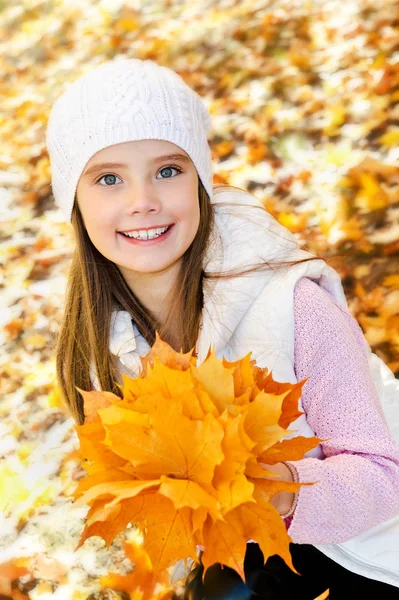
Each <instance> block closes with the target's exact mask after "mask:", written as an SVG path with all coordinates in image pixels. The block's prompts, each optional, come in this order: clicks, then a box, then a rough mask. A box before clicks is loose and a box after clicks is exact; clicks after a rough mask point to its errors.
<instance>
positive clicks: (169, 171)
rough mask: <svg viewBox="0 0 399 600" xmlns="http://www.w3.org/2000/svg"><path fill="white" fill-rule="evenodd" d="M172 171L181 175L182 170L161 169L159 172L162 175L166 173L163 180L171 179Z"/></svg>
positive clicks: (174, 168)
mask: <svg viewBox="0 0 399 600" xmlns="http://www.w3.org/2000/svg"><path fill="white" fill-rule="evenodd" d="M172 171H177V173H181V169H179V168H178V167H172V166H170V167H163V169H161V170H160V171H159V172H160V173H166V175H165V177H162V179H170V178H171V177H172Z"/></svg>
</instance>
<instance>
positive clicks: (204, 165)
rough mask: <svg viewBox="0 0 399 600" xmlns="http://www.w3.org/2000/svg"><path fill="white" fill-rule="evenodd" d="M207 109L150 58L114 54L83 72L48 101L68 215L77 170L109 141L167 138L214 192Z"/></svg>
mask: <svg viewBox="0 0 399 600" xmlns="http://www.w3.org/2000/svg"><path fill="white" fill-rule="evenodd" d="M210 129H211V119H210V115H209V113H208V110H207V108H206V106H205V104H204V102H203V101H202V99H201V98H200V96H199V95H198V94H197V93H196V92H194V90H192V89H191V88H190V87H189V86H188V85H187V84H186V83H185V82H184V81H183V79H182V78H181V77H180V76H179V75H178V74H177V73H175V72H174V71H172V70H170V69H168V68H167V67H163V66H160V65H158V64H156V63H154V62H153V61H151V60H140V59H127V58H123V57H118V58H116V59H114V60H111V61H108V62H106V63H103V64H102V65H100V66H98V67H96V68H94V69H92V70H91V71H89V72H87V73H85V74H84V75H83V76H82V77H80V78H79V79H77V80H76V81H75V82H73V83H72V84H71V85H70V86H69V87H68V88H67V89H66V91H65V92H64V93H63V95H62V96H61V97H60V98H59V99H58V100H57V101H56V103H55V104H54V106H53V108H52V110H51V113H50V117H49V122H48V128H47V148H48V152H49V155H50V162H51V170H52V189H53V194H54V198H55V202H56V204H57V206H58V207H59V208H60V209H61V210H62V211H63V213H64V215H65V218H66V219H67V220H68V221H70V220H71V215H72V208H73V203H74V198H75V193H76V187H77V184H78V181H79V179H80V176H81V174H82V172H83V170H84V168H85V166H86V164H87V163H88V161H89V160H90V158H91V157H92V156H93V155H94V154H96V152H99V150H102V149H103V148H106V147H108V146H112V145H114V144H120V143H123V142H131V141H136V140H145V139H157V140H165V141H168V142H172V143H173V144H176V145H177V146H179V147H180V148H181V149H182V150H184V151H185V152H186V153H187V154H188V156H189V157H190V158H191V160H192V162H193V164H194V166H195V168H196V170H197V173H198V176H199V178H200V180H201V182H202V184H203V186H204V188H205V190H206V191H207V193H208V195H209V197H210V198H212V185H213V184H212V159H211V151H210V148H209V145H208V141H207V135H208V133H209V132H210Z"/></svg>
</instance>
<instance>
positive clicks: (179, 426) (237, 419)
mask: <svg viewBox="0 0 399 600" xmlns="http://www.w3.org/2000/svg"><path fill="white" fill-rule="evenodd" d="M142 367H143V369H142V374H141V375H140V376H139V377H138V378H136V379H131V378H129V377H127V376H125V375H124V377H123V385H122V386H121V389H122V392H123V399H121V398H119V397H118V396H116V395H114V394H112V393H109V392H96V391H93V392H83V391H81V390H80V391H81V393H82V395H83V398H84V410H85V416H86V419H85V424H84V425H81V426H78V427H76V431H77V433H78V437H79V440H80V450H79V453H80V456H81V457H82V458H83V459H84V460H83V464H84V466H85V469H86V470H87V472H88V476H87V477H85V478H83V479H81V480H80V481H79V484H78V487H77V489H76V490H75V492H74V497H75V498H78V500H77V504H79V505H83V504H88V505H89V506H90V510H89V512H88V514H87V521H86V526H85V529H84V531H83V533H82V537H81V539H80V542H79V545H78V547H77V548H79V547H80V546H81V545H82V544H83V542H84V541H85V540H86V539H87V538H88V537H90V536H93V535H99V536H101V537H102V538H103V539H104V540H105V542H106V544H107V546H109V545H110V544H111V542H112V541H113V540H114V538H115V536H116V535H117V534H118V533H120V532H122V531H123V530H125V529H126V527H127V526H128V524H130V523H131V524H134V525H136V526H137V527H138V528H139V530H140V531H141V532H142V533H143V539H144V542H143V548H142V550H141V552H145V556H146V559H147V560H148V561H149V562H148V565H147V567H146V569H144V571H145V574H146V577H147V582H149V581H150V580H151V586H152V589H153V587H154V586H153V584H155V582H156V581H161V580H165V577H164V574H165V572H166V569H167V568H169V567H170V566H172V565H174V564H175V563H176V562H177V561H178V560H180V559H187V558H195V557H196V554H197V550H196V549H197V546H202V547H203V548H204V550H203V554H202V563H203V565H204V569H205V570H206V569H207V568H208V567H209V566H210V565H212V564H214V563H222V564H224V565H227V566H229V567H231V568H233V569H235V570H236V571H237V572H238V573H239V574H240V575H241V577H242V578H244V569H243V564H244V556H245V550H246V542H247V540H249V539H252V540H255V541H256V542H258V544H259V546H260V548H261V550H262V552H263V555H264V559H265V561H266V560H267V558H268V557H269V556H271V555H273V554H279V555H280V556H282V557H283V559H284V560H285V562H286V563H287V564H288V565H290V566H291V568H293V566H292V563H291V557H290V552H289V542H290V538H289V536H288V534H287V531H286V527H285V525H284V522H283V520H282V519H281V517H280V515H279V514H278V512H277V511H276V509H275V508H274V507H273V505H272V504H271V502H270V499H271V498H272V497H273V495H275V494H277V493H278V492H281V491H290V492H296V491H298V489H299V486H300V484H297V483H293V482H285V481H282V480H280V479H279V478H278V477H277V476H276V475H275V474H274V473H272V472H270V471H267V470H266V469H265V468H264V466H262V464H266V465H273V464H276V463H278V462H281V461H283V460H298V459H300V458H302V456H303V455H304V454H305V453H306V452H307V451H309V450H310V449H312V448H314V447H315V446H317V444H318V443H319V442H320V440H319V439H318V438H314V437H313V438H303V437H296V438H293V439H284V438H285V437H286V436H287V433H289V432H288V427H289V425H290V423H292V422H293V421H294V420H295V419H296V418H297V417H298V416H299V415H300V414H301V413H299V412H298V399H299V397H300V394H301V389H302V386H303V383H304V382H300V383H296V384H289V383H278V382H275V381H274V380H273V379H272V376H271V374H270V373H269V372H268V371H267V369H261V368H258V367H257V366H256V364H255V361H251V359H250V354H248V355H247V356H245V357H244V358H243V359H242V360H239V361H237V362H228V361H226V360H224V359H223V360H221V361H220V360H219V359H218V358H217V357H216V355H215V354H214V353H213V352H210V353H209V354H208V357H207V359H206V360H205V361H204V362H203V363H202V365H201V366H199V367H198V366H196V363H195V359H194V358H193V357H192V353H188V354H182V353H177V352H175V351H173V350H172V348H170V346H168V345H167V344H166V343H165V342H163V341H162V340H161V339H160V338H159V337H158V336H157V339H156V342H155V344H154V346H153V348H152V349H151V351H150V353H149V354H148V355H147V356H146V357H145V358H144V359H142ZM140 557H141V558H140ZM140 557H139V562H140V560H141V563H140V564H142V563H143V554H141V555H140ZM136 558H137V557H136ZM132 560H134V557H133V556H132ZM139 571H140V569H139ZM142 572H143V570H142ZM138 575H139V573H136V576H138ZM136 585H137V586H139V585H140V581H138V580H137V577H136ZM151 586H150V587H151ZM145 587H146V584H145V583H143V589H144V588H145ZM141 597H143V598H145V597H149V596H146V595H145V594H144V595H142V596H140V598H141ZM151 597H152V596H151ZM162 597H164V596H162Z"/></svg>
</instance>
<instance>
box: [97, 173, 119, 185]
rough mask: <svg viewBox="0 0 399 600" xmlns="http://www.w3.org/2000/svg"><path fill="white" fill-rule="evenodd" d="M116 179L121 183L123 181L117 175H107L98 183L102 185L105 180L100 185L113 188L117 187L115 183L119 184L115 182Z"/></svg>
mask: <svg viewBox="0 0 399 600" xmlns="http://www.w3.org/2000/svg"><path fill="white" fill-rule="evenodd" d="M116 179H119V181H121V179H120V178H119V177H118V176H117V175H111V173H107V175H103V176H102V177H100V179H99V180H98V181H97V183H100V182H101V181H102V180H104V183H100V185H105V186H107V187H111V186H113V185H115V183H117V182H116V181H115V180H116Z"/></svg>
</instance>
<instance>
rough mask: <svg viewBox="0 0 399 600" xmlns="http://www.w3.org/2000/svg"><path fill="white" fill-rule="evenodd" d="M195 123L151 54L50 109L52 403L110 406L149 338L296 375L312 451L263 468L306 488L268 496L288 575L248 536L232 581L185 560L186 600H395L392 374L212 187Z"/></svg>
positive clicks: (257, 215)
mask: <svg viewBox="0 0 399 600" xmlns="http://www.w3.org/2000/svg"><path fill="white" fill-rule="evenodd" d="M210 127H211V122H210V116H209V113H208V111H207V109H206V107H205V105H204V103H203V101H202V100H201V98H200V97H199V96H198V95H197V94H196V93H195V92H194V91H193V90H191V89H190V88H189V87H188V86H187V85H186V84H185V83H184V82H183V80H182V79H181V78H180V77H179V76H178V75H177V74H176V73H174V72H173V71H171V70H169V69H167V68H165V67H161V66H159V65H157V64H155V63H154V62H152V61H149V60H146V61H142V60H136V59H130V60H128V59H126V58H118V59H115V60H113V61H109V62H106V63H105V64H102V65H100V66H99V67H97V68H95V69H93V70H91V71H89V72H88V73H86V74H85V75H84V76H83V77H81V78H80V79H78V80H77V81H75V82H74V83H73V84H72V85H71V86H69V87H68V88H67V90H66V91H65V93H64V94H63V95H62V96H61V97H60V98H59V99H58V101H57V102H56V103H55V105H54V107H53V109H52V112H51V115H50V119H49V125H48V134H47V144H48V149H49V154H50V159H51V167H52V188H53V193H54V197H55V201H56V203H57V205H58V206H59V207H60V208H61V210H62V211H63V213H64V215H65V218H66V219H67V220H68V221H71V223H72V226H73V228H74V231H75V234H76V250H75V254H74V258H73V262H72V267H71V273H70V279H69V289H68V294H67V301H66V310H65V317H64V320H63V323H62V325H61V331H60V336H59V342H58V348H57V374H58V378H59V382H60V386H61V389H62V392H63V394H64V396H65V399H66V402H67V404H68V405H69V407H70V410H71V414H72V415H73V417H74V418H75V420H76V422H77V423H78V424H82V423H83V422H84V412H83V406H82V398H81V396H80V394H79V393H78V391H77V389H76V387H79V388H81V389H103V390H107V391H113V392H114V393H115V394H118V395H120V390H119V388H118V387H117V383H120V382H121V374H122V372H125V373H127V374H128V375H130V376H137V375H138V374H139V368H140V356H143V355H145V354H146V353H147V352H148V351H149V349H150V346H151V345H152V344H153V342H154V340H155V332H156V331H159V333H160V335H161V337H162V338H163V339H164V340H165V341H167V342H168V343H169V344H170V345H171V346H173V347H174V348H175V349H176V350H181V349H182V350H183V351H185V352H187V351H189V350H191V349H192V348H194V349H195V355H196V357H197V360H198V364H200V363H201V362H202V361H203V360H204V359H205V358H206V355H207V351H208V349H209V347H210V346H213V347H214V348H215V350H216V353H217V355H218V356H219V357H222V356H225V357H226V358H227V359H228V360H237V359H239V358H242V357H243V356H244V355H245V354H247V353H248V352H252V358H253V359H255V360H256V362H257V364H258V365H259V366H261V367H267V368H268V369H270V370H272V372H273V377H274V379H276V380H279V381H290V382H295V381H297V380H303V379H305V378H307V382H306V384H305V385H304V388H303V396H302V400H301V404H300V409H301V410H302V411H303V412H304V414H303V415H302V416H301V417H300V418H299V419H298V420H297V421H296V422H295V427H293V429H295V435H306V436H311V435H314V434H315V435H317V436H318V437H320V438H322V439H324V440H326V441H325V442H323V443H322V444H321V445H320V446H319V447H318V448H317V449H316V450H314V451H312V452H310V453H309V454H308V455H307V456H306V457H305V458H303V459H302V460H298V461H292V462H286V463H280V464H278V465H276V466H275V467H273V469H274V470H275V472H276V473H278V474H279V475H280V476H281V477H283V478H284V479H285V480H287V481H292V480H295V481H300V482H317V483H316V484H315V485H313V486H304V487H302V488H301V490H300V492H299V493H298V494H295V495H294V494H289V493H280V494H278V495H277V496H275V497H274V499H273V503H274V505H275V507H276V508H277V510H278V511H279V512H280V514H281V515H282V517H283V518H284V519H285V522H286V525H287V528H288V532H289V535H290V536H291V538H292V541H293V543H292V544H291V550H292V555H293V561H294V565H295V566H296V569H297V570H298V571H299V572H300V573H301V574H302V575H301V576H298V575H295V574H294V573H293V572H292V571H290V570H289V569H288V568H287V567H286V566H285V565H284V563H283V562H282V561H281V560H279V559H278V557H272V558H270V559H269V560H268V561H267V562H266V564H265V565H263V557H262V555H261V553H260V550H259V547H258V546H257V544H255V543H251V544H248V547H247V556H246V561H245V569H246V573H247V584H246V585H244V584H243V583H242V582H241V580H239V578H238V579H237V577H238V576H237V577H236V574H235V573H234V572H233V571H231V570H230V569H227V568H224V569H220V566H218V565H215V566H214V567H212V568H211V569H210V570H209V572H208V573H207V576H206V578H205V581H204V582H202V572H201V569H202V567H201V565H199V566H198V567H196V568H195V569H194V571H193V572H192V573H191V574H190V576H189V578H188V582H187V589H186V597H187V598H195V599H200V598H206V599H210V598H218V599H219V600H221V599H222V598H233V597H234V598H238V597H240V598H250V597H254V598H255V597H256V598H295V599H298V598H303V599H309V600H312V599H313V598H314V597H316V596H317V595H318V594H320V593H322V592H323V591H324V590H325V589H327V588H330V598H332V599H339V600H342V599H344V598H352V599H353V598H354V597H356V598H359V597H361V596H362V591H363V590H366V592H367V593H368V594H370V593H372V592H374V593H375V594H377V593H381V596H382V597H383V598H399V589H398V588H399V517H398V513H399V447H398V445H396V443H395V441H394V440H395V438H396V441H397V440H398V439H399V435H398V429H399V417H398V409H399V392H398V387H397V384H396V380H395V379H394V377H393V375H392V373H391V372H390V371H389V369H388V368H387V367H386V366H385V365H384V364H383V363H382V362H381V361H380V360H379V359H378V358H377V357H376V356H375V355H373V354H371V351H370V349H369V347H368V345H367V344H366V343H365V341H364V338H363V336H362V333H361V330H360V328H359V327H358V325H357V323H356V322H355V321H354V319H353V318H352V317H351V316H350V314H349V313H348V310H347V305H346V301H345V297H344V293H343V290H342V286H341V282H340V278H339V276H338V274H337V273H336V272H335V271H334V270H333V269H332V268H330V267H329V266H328V265H326V264H325V263H324V262H323V261H322V260H321V259H318V258H317V257H314V256H312V255H310V254H309V253H308V252H305V251H304V250H301V249H299V248H298V245H297V243H296V241H295V238H294V237H293V236H292V235H291V234H290V232H289V231H287V230H286V229H285V228H284V227H282V226H281V225H279V224H278V223H277V222H276V220H275V219H274V218H272V217H271V215H269V214H268V213H267V211H266V210H265V209H264V208H263V206H262V205H261V203H260V202H258V201H257V200H256V199H255V198H254V197H252V196H251V195H250V194H248V193H246V192H245V191H244V190H240V189H237V188H231V187H228V186H216V187H214V186H213V185H212V162H211V153H210V148H209V145H208V142H207V135H208V134H209V131H210ZM387 423H389V427H390V429H389V428H388V426H387ZM268 468H269V467H268ZM270 468H271V469H272V467H270ZM354 591H355V592H356V593H355V595H354Z"/></svg>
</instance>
